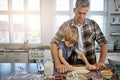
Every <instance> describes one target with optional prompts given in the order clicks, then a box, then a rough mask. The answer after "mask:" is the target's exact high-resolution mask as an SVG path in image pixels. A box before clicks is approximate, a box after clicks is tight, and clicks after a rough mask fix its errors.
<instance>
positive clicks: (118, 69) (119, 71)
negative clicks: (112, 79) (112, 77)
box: [115, 64, 120, 77]
mask: <svg viewBox="0 0 120 80" xmlns="http://www.w3.org/2000/svg"><path fill="white" fill-rule="evenodd" d="M115 73H116V74H117V75H118V77H120V64H116V65H115Z"/></svg>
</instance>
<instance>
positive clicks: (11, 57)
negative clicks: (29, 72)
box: [7, 52, 28, 63]
mask: <svg viewBox="0 0 120 80" xmlns="http://www.w3.org/2000/svg"><path fill="white" fill-rule="evenodd" d="M7 62H11V63H28V53H17V52H16V53H15V52H14V53H7Z"/></svg>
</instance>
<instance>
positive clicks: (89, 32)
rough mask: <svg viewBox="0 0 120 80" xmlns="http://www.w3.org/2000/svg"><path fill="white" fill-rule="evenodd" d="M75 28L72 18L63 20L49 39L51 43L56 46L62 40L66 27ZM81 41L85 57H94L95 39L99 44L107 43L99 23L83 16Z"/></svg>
mask: <svg viewBox="0 0 120 80" xmlns="http://www.w3.org/2000/svg"><path fill="white" fill-rule="evenodd" d="M71 28H72V29H73V28H74V29H76V30H77V31H78V29H77V27H76V25H75V22H74V18H73V19H70V20H68V21H66V22H64V23H63V24H62V25H61V26H60V27H59V29H58V31H57V33H56V34H55V36H54V37H53V39H52V40H51V43H55V44H56V45H57V46H58V45H59V44H60V42H61V41H62V40H63V37H64V32H65V30H67V29H71ZM81 34H82V42H83V50H84V52H83V53H84V54H85V56H86V57H87V59H91V58H95V41H96V42H97V43H98V44H99V45H100V46H101V45H102V44H107V40H106V38H105V36H104V35H103V33H102V31H101V29H100V27H99V25H98V24H97V23H96V22H95V21H93V20H90V19H87V18H85V20H84V23H83V26H82V29H81Z"/></svg>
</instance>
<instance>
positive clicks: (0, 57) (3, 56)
mask: <svg viewBox="0 0 120 80" xmlns="http://www.w3.org/2000/svg"><path fill="white" fill-rule="evenodd" d="M5 62H6V53H4V52H0V63H5Z"/></svg>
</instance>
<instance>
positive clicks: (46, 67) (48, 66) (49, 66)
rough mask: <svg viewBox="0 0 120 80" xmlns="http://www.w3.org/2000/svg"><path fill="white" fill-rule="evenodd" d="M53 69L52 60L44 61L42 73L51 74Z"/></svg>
mask: <svg viewBox="0 0 120 80" xmlns="http://www.w3.org/2000/svg"><path fill="white" fill-rule="evenodd" d="M53 71H54V66H53V61H46V62H45V64H44V75H45V76H52V75H53Z"/></svg>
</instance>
